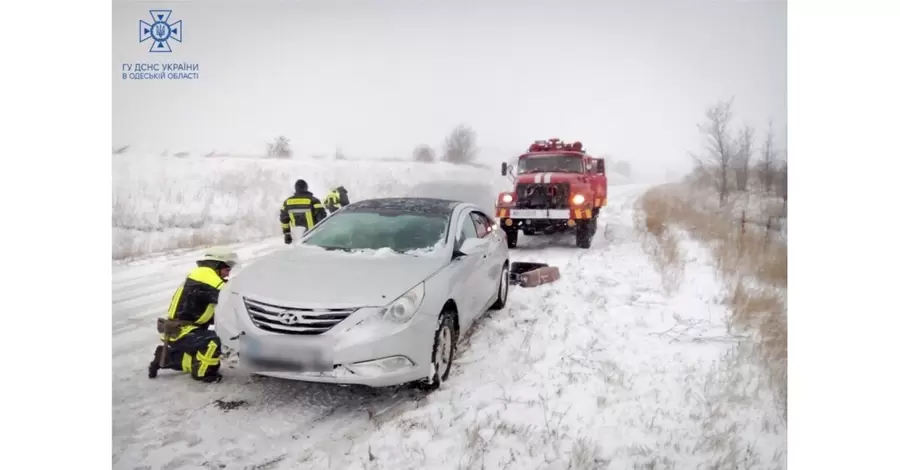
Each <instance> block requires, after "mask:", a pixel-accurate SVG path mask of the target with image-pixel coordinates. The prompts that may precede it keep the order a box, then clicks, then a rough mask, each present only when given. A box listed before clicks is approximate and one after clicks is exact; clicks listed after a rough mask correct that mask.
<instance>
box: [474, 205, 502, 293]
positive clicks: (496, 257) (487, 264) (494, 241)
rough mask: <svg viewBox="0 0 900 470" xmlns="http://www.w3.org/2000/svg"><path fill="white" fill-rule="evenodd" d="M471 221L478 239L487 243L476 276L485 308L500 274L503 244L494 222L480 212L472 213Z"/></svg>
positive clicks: (495, 289)
mask: <svg viewBox="0 0 900 470" xmlns="http://www.w3.org/2000/svg"><path fill="white" fill-rule="evenodd" d="M472 221H473V222H475V230H476V232H477V233H478V236H479V238H483V239H485V240H486V241H487V245H486V247H485V248H486V249H485V252H484V255H483V256H482V258H483V260H484V261H483V262H482V264H481V267H480V273H479V274H478V276H479V277H480V278H481V279H483V282H482V289H481V293H480V298H481V301H480V302H479V303H480V305H481V306H482V308H485V307H487V303H488V302H490V300H491V298H492V297H493V295H494V293H495V292H496V291H497V286H498V285H499V281H500V273H501V271H502V268H503V261H505V259H503V251H502V250H501V249H500V244H501V243H505V241H504V240H503V236H502V235H501V234H500V230H499V229H497V228H495V226H494V221H493V220H492V219H491V218H490V216H488V215H487V214H485V213H483V212H481V211H477V210H476V211H472Z"/></svg>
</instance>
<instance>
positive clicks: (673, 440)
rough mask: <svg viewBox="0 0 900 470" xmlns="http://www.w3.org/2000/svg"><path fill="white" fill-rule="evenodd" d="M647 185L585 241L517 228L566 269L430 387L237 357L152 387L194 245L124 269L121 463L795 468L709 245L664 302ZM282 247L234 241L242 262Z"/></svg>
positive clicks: (494, 318) (116, 354)
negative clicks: (637, 220)
mask: <svg viewBox="0 0 900 470" xmlns="http://www.w3.org/2000/svg"><path fill="white" fill-rule="evenodd" d="M643 189H644V188H642V187H638V186H620V187H612V188H611V190H610V198H609V200H610V206H609V207H608V208H606V209H605V210H604V213H603V215H602V218H601V221H602V223H601V229H600V230H599V231H598V233H597V235H596V237H595V240H594V245H593V247H592V248H591V249H590V250H581V249H577V248H575V247H574V244H573V243H572V241H571V240H570V239H568V238H567V239H566V240H565V241H564V242H562V243H563V244H562V245H561V246H559V245H554V244H553V242H552V240H550V239H546V238H533V239H528V237H522V238H520V243H521V246H520V248H519V249H517V250H514V251H513V252H512V256H513V260H536V261H542V262H548V263H550V264H553V265H556V266H559V267H560V269H561V272H562V276H563V278H562V280H560V281H559V282H557V283H555V284H551V285H546V286H541V287H538V288H535V289H521V288H520V289H516V290H513V291H511V292H510V300H509V303H508V306H507V308H505V309H504V310H501V311H499V312H492V314H491V315H490V316H488V317H485V318H484V319H483V320H482V321H481V322H480V323H479V324H478V325H477V326H476V329H475V331H474V332H473V334H472V335H471V337H470V338H467V339H466V340H465V342H464V345H463V347H462V348H461V350H460V352H459V356H458V358H457V361H456V364H455V366H454V369H453V370H452V372H451V377H450V380H449V382H448V383H446V384H445V385H446V388H442V389H441V390H440V391H438V392H435V393H433V394H431V395H429V396H423V395H420V394H419V393H418V392H415V391H411V390H406V389H402V390H383V391H370V390H367V389H362V388H353V387H350V388H341V387H336V386H331V385H316V384H304V383H298V382H290V381H282V380H276V379H266V378H251V377H248V376H246V375H242V374H241V373H240V372H239V371H238V370H236V369H228V368H226V369H225V370H224V371H223V374H225V375H226V379H225V381H223V382H222V383H219V384H214V385H206V384H201V383H195V382H194V381H192V380H190V379H189V378H188V377H185V376H182V375H180V374H175V373H172V372H164V373H161V374H160V376H159V378H157V379H156V380H149V379H148V378H147V376H146V366H147V363H148V362H149V360H150V358H151V355H152V354H151V353H152V351H153V348H154V346H155V344H156V342H157V339H156V335H155V321H154V319H155V318H156V317H157V316H159V315H161V313H162V312H163V311H164V310H165V308H166V305H167V303H168V301H169V299H170V297H171V295H172V292H173V291H174V289H175V288H176V287H177V286H178V284H179V283H180V282H182V281H183V276H184V275H185V273H186V272H187V270H189V269H190V267H191V266H192V265H193V260H194V259H195V258H196V256H197V252H182V253H178V254H171V255H167V256H165V257H156V258H148V259H146V260H144V261H141V262H134V263H129V264H116V265H114V266H113V286H112V289H113V319H112V321H113V456H112V458H113V467H114V468H117V469H118V468H121V469H126V468H127V469H132V468H154V469H155V468H160V469H163V468H165V469H174V468H271V469H274V468H292V469H293V468H315V469H320V468H360V469H362V468H385V469H391V470H400V469H425V468H469V467H477V468H482V467H483V468H510V469H531V468H548V469H555V468H559V469H565V468H585V469H587V468H611V469H612V468H616V469H618V468H628V469H630V468H713V467H715V465H716V464H719V465H721V467H720V468H783V467H784V459H785V456H784V449H786V439H785V435H786V432H785V430H784V424H783V423H782V422H781V420H780V418H779V414H778V412H777V410H776V408H775V406H774V405H773V404H772V399H771V397H770V395H769V393H768V392H767V391H766V389H765V387H762V386H760V384H759V382H758V381H757V380H756V379H755V377H756V376H757V375H758V371H756V370H755V369H754V367H753V366H752V365H748V364H744V363H739V362H738V361H737V360H736V359H735V358H738V357H740V354H739V353H740V351H741V347H740V345H739V343H738V342H737V340H735V339H733V338H731V337H730V336H729V335H728V334H727V332H726V330H725V326H724V325H725V318H726V315H727V310H726V309H725V307H724V306H722V305H720V304H719V302H718V297H719V295H720V291H721V289H720V286H719V283H718V280H717V279H716V276H715V270H714V269H713V267H712V266H711V265H710V264H709V263H708V260H707V254H706V252H705V250H704V249H703V248H702V247H700V246H698V245H695V244H692V243H690V242H687V243H686V244H685V246H687V247H688V248H689V254H690V256H689V258H690V259H689V263H688V265H687V272H686V273H685V279H686V280H687V281H688V282H685V283H684V284H683V285H682V287H681V289H679V290H678V291H677V292H674V293H672V294H671V295H667V294H666V293H665V292H664V290H663V289H662V285H661V284H662V283H661V279H660V276H659V275H658V274H657V272H656V271H655V270H654V268H653V264H652V262H651V260H649V259H648V257H647V255H646V254H645V253H644V251H643V249H642V248H641V243H640V239H639V238H638V233H637V232H636V231H635V230H634V226H633V221H632V215H633V206H634V202H635V199H636V197H637V196H638V195H639V194H640V193H641V192H642V190H643ZM604 225H605V226H606V227H607V229H606V230H604V228H603V226H604ZM283 246H284V245H283V244H282V242H281V240H280V239H276V240H272V241H266V242H262V243H254V244H244V245H237V247H238V248H239V252H240V254H241V256H242V257H243V258H244V259H246V260H248V261H249V260H252V259H253V258H254V257H256V256H259V255H261V254H264V253H268V252H271V251H272V250H277V249H282V248H283ZM229 404H231V405H233V406H234V409H228V408H229V407H228V406H227V405H229ZM654 463H655V464H656V466H655V467H651V466H650V465H652V464H654Z"/></svg>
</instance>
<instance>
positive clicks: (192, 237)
mask: <svg viewBox="0 0 900 470" xmlns="http://www.w3.org/2000/svg"><path fill="white" fill-rule="evenodd" d="M300 178H302V179H304V180H306V182H307V183H308V184H309V186H310V190H311V191H313V193H314V194H316V195H317V196H318V197H319V198H324V197H325V194H326V192H327V191H328V190H329V189H330V188H332V187H335V186H337V185H340V184H343V185H344V186H345V187H346V188H347V190H348V191H349V193H350V199H351V201H358V200H360V199H366V198H372V197H386V196H402V195H405V194H406V193H407V192H409V191H410V190H411V189H412V188H413V187H414V186H415V185H417V184H420V183H423V182H429V181H440V180H453V181H462V182H479V183H482V184H483V183H485V182H487V183H488V184H501V185H502V184H504V182H505V181H506V180H505V178H503V177H502V176H501V175H500V165H496V168H491V169H485V168H480V167H474V166H462V165H451V164H447V163H441V162H438V163H433V164H421V163H415V162H383V161H377V160H339V161H335V160H315V159H306V160H299V159H298V160H279V159H260V158H175V157H156V156H154V157H144V156H133V155H121V156H114V157H113V194H112V230H113V247H112V257H113V259H122V258H128V257H134V256H140V255H146V254H148V253H155V252H162V251H166V250H173V249H180V248H188V247H194V246H201V245H204V244H218V243H233V242H245V241H252V240H260V239H263V238H266V237H272V236H277V235H278V234H280V233H281V226H280V224H279V222H278V211H279V209H280V208H281V203H282V202H283V201H284V199H285V198H287V197H288V196H290V195H291V193H292V192H293V190H294V181H296V180H297V179H300ZM507 184H508V182H507Z"/></svg>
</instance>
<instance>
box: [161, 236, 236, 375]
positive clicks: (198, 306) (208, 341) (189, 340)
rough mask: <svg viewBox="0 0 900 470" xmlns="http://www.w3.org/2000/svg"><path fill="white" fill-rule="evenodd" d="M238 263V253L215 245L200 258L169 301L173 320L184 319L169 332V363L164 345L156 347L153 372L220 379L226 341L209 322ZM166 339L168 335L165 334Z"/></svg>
mask: <svg viewBox="0 0 900 470" xmlns="http://www.w3.org/2000/svg"><path fill="white" fill-rule="evenodd" d="M237 263H238V256H237V254H236V253H234V252H231V251H228V250H224V249H217V248H213V249H211V250H209V251H208V252H207V253H206V254H205V255H204V256H203V259H201V260H200V261H197V267H196V268H194V269H193V270H192V271H191V272H190V274H188V276H187V279H186V280H185V281H184V284H182V285H181V286H180V287H179V288H178V290H176V291H175V295H174V296H173V297H172V301H171V302H170V304H169V313H168V316H167V318H168V319H169V320H174V321H180V322H184V323H185V324H184V325H181V326H179V327H178V329H177V330H176V333H174V334H172V335H170V336H169V343H168V348H167V349H168V352H167V353H166V360H165V364H164V365H163V366H162V367H160V356H161V355H162V354H163V347H162V345H160V346H157V347H156V352H155V353H154V358H153V362H152V363H150V369H149V376H150V378H151V379H152V378H155V377H156V374H157V372H159V369H161V368H162V369H172V370H179V371H182V372H187V373H190V374H191V377H193V378H194V379H196V380H200V381H203V382H218V381H219V380H221V379H222V376H221V375H220V374H219V360H220V359H219V357H220V355H221V352H222V342H221V340H220V339H219V337H218V336H217V335H216V332H215V331H212V330H210V329H209V326H210V325H212V324H214V322H215V318H214V317H215V307H216V305H217V304H218V302H219V291H220V290H221V289H222V287H223V286H224V285H225V283H226V282H227V279H228V276H229V275H230V274H231V269H232V268H234V267H235V266H236V265H237ZM161 339H162V340H163V341H165V340H166V337H165V336H164V335H163V336H162V337H161Z"/></svg>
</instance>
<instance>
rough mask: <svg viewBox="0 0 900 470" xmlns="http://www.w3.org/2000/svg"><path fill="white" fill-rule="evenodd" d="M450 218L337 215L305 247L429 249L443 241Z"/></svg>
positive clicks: (397, 214)
mask: <svg viewBox="0 0 900 470" xmlns="http://www.w3.org/2000/svg"><path fill="white" fill-rule="evenodd" d="M448 225H449V217H448V216H447V215H444V214H428V213H421V212H417V213H410V212H405V211H395V210H391V211H386V210H373V211H353V212H344V211H341V212H337V213H335V214H334V215H333V216H331V217H329V218H328V219H327V220H326V221H324V222H322V225H321V226H319V227H316V229H315V230H314V231H312V232H310V234H309V237H308V238H306V239H305V240H304V241H303V243H304V244H307V245H313V246H318V247H321V248H325V249H328V250H345V251H355V250H381V249H385V248H388V249H391V250H393V251H396V252H398V253H405V252H408V251H412V250H420V249H428V248H431V247H433V246H435V245H437V244H438V242H440V241H442V240H443V239H444V234H445V233H446V231H447V226H448Z"/></svg>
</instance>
